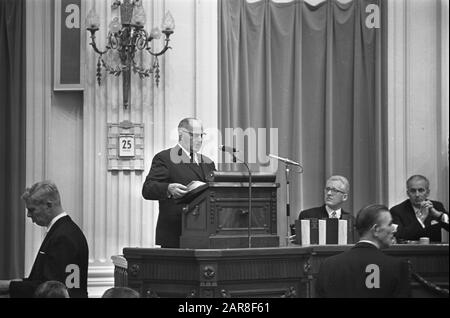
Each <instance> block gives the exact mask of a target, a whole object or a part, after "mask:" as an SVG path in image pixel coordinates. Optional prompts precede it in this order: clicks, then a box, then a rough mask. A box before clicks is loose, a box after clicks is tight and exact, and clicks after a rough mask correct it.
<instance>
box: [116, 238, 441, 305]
mask: <svg viewBox="0 0 450 318" xmlns="http://www.w3.org/2000/svg"><path fill="white" fill-rule="evenodd" d="M351 246H352V245H325V246H318V245H314V246H310V247H299V246H290V247H270V248H251V249H249V248H239V249H163V248H124V250H123V252H124V256H113V257H112V260H113V263H114V265H115V273H114V280H115V285H116V286H129V287H131V288H134V289H136V290H138V291H139V292H140V293H141V294H142V295H143V296H144V297H205V298H206V297H313V296H314V285H315V280H316V276H317V273H318V270H319V268H320V264H321V263H322V261H323V260H324V259H325V258H326V257H329V256H331V255H335V254H337V253H341V252H343V251H345V250H347V249H348V248H350V247H351ZM386 253H387V254H389V255H392V256H394V257H401V258H403V259H407V260H409V261H410V263H411V267H412V270H413V271H414V272H416V273H418V274H420V275H421V276H422V277H424V278H425V279H427V280H429V281H431V282H433V283H436V284H438V285H439V286H441V287H445V288H448V277H449V275H448V273H449V246H448V244H442V245H441V244H439V245H394V246H392V247H391V248H389V249H388V250H386ZM411 286H412V291H413V293H412V296H425V295H424V294H421V293H420V292H419V291H420V286H419V285H418V284H417V283H415V282H414V281H411Z"/></svg>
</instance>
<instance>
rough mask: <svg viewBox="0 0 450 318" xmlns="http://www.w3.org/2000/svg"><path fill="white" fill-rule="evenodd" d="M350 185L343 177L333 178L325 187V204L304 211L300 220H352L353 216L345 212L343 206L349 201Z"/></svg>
mask: <svg viewBox="0 0 450 318" xmlns="http://www.w3.org/2000/svg"><path fill="white" fill-rule="evenodd" d="M349 189H350V185H349V182H348V180H347V179H346V178H345V177H342V176H331V177H330V178H329V179H328V180H327V182H326V185H325V189H324V201H325V204H324V205H322V206H319V207H315V208H311V209H308V210H303V211H302V212H300V215H299V216H298V218H299V219H300V220H302V219H311V218H316V219H326V218H338V219H342V220H348V219H352V218H353V215H351V214H350V213H348V212H346V211H344V210H343V209H342V205H343V204H344V202H345V201H347V199H348V191H349Z"/></svg>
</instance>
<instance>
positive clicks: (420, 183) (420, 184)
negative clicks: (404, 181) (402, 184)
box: [408, 179, 428, 189]
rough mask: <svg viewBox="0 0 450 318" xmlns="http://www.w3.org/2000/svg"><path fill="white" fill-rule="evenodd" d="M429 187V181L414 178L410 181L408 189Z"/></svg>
mask: <svg viewBox="0 0 450 318" xmlns="http://www.w3.org/2000/svg"><path fill="white" fill-rule="evenodd" d="M420 188H423V189H428V183H427V182H426V180H423V179H413V180H410V181H409V182H408V189H420Z"/></svg>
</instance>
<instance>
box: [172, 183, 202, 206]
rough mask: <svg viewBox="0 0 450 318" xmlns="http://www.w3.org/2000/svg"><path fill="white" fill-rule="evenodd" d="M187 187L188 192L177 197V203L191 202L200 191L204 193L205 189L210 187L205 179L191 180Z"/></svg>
mask: <svg viewBox="0 0 450 318" xmlns="http://www.w3.org/2000/svg"><path fill="white" fill-rule="evenodd" d="M186 187H187V191H188V192H187V193H186V194H185V195H184V196H183V197H182V198H180V199H176V202H177V203H189V202H191V201H192V200H194V199H195V198H196V197H197V196H198V195H199V194H200V193H202V192H203V191H205V190H206V189H207V188H208V184H207V183H205V182H203V181H199V180H194V181H191V182H189V184H188V185H187V186H186Z"/></svg>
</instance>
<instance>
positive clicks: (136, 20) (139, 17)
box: [131, 1, 147, 26]
mask: <svg viewBox="0 0 450 318" xmlns="http://www.w3.org/2000/svg"><path fill="white" fill-rule="evenodd" d="M146 20H147V18H146V16H145V11H144V7H143V6H142V2H141V1H135V2H134V9H133V17H132V18H131V24H134V25H137V26H144V24H145V22H146Z"/></svg>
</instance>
